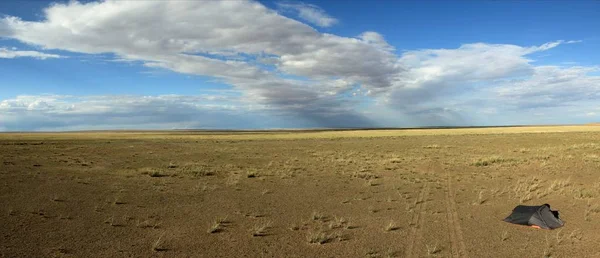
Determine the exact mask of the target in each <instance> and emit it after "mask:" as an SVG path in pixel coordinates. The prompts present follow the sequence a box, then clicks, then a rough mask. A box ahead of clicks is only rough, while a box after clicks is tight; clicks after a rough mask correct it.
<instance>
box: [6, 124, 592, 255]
mask: <svg viewBox="0 0 600 258" xmlns="http://www.w3.org/2000/svg"><path fill="white" fill-rule="evenodd" d="M0 162H1V163H0V186H1V187H0V223H1V224H2V227H0V257H4V256H6V257H54V256H59V257H60V256H73V257H115V256H118V257H120V256H135V257H151V256H156V257H244V256H246V257H599V256H600V247H598V245H597V242H598V241H600V235H599V234H597V232H598V230H600V224H599V223H598V221H600V172H599V171H600V126H543V127H502V128H463V129H406V130H347V131H276V132H191V131H174V132H173V131H145V132H133V131H131V132H108V131H100V132H72V133H3V134H0ZM543 203H549V204H551V205H552V208H554V209H558V210H560V212H561V216H562V218H563V219H564V220H565V221H566V225H565V226H564V227H563V228H561V229H558V230H553V231H548V230H536V229H532V228H528V227H522V226H515V225H511V224H508V223H505V222H502V219H503V218H504V217H506V216H507V215H508V214H509V213H510V211H511V210H512V208H513V207H514V206H516V205H519V204H528V205H540V204H543Z"/></svg>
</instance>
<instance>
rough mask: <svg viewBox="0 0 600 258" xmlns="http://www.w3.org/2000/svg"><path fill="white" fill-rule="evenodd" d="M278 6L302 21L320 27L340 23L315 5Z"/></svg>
mask: <svg viewBox="0 0 600 258" xmlns="http://www.w3.org/2000/svg"><path fill="white" fill-rule="evenodd" d="M277 6H278V7H279V8H280V9H281V10H283V11H284V12H289V11H293V12H295V13H297V15H298V17H300V18H301V19H303V20H305V21H307V22H309V23H311V24H314V25H317V26H320V27H330V26H333V25H335V24H337V23H338V20H337V19H335V18H333V17H331V16H329V15H328V14H327V13H326V12H325V10H323V9H321V7H318V6H316V5H313V4H306V3H291V2H284V3H277Z"/></svg>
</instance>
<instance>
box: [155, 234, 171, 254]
mask: <svg viewBox="0 0 600 258" xmlns="http://www.w3.org/2000/svg"><path fill="white" fill-rule="evenodd" d="M164 236H165V233H162V234H161V235H160V236H159V237H158V239H157V240H156V241H155V242H154V244H152V251H155V252H161V251H167V248H165V247H164V242H165V241H164V239H163V238H164Z"/></svg>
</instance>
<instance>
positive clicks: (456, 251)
mask: <svg viewBox="0 0 600 258" xmlns="http://www.w3.org/2000/svg"><path fill="white" fill-rule="evenodd" d="M446 174H447V189H446V211H447V216H446V217H447V219H448V233H449V237H450V244H451V250H450V253H451V256H452V257H468V256H467V251H466V250H467V249H466V247H465V241H464V239H463V234H462V228H461V226H460V220H459V217H458V212H457V210H456V201H455V200H454V188H452V176H451V174H450V171H447V172H446Z"/></svg>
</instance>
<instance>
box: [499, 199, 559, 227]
mask: <svg viewBox="0 0 600 258" xmlns="http://www.w3.org/2000/svg"><path fill="white" fill-rule="evenodd" d="M504 221H506V222H509V223H513V224H518V225H525V226H538V227H540V228H543V229H555V228H560V227H562V226H563V225H564V224H565V223H564V222H563V221H562V220H561V219H560V218H559V216H558V211H553V210H551V209H550V204H547V203H546V204H544V205H540V206H525V205H519V206H517V207H515V208H514V209H513V211H512V213H511V214H510V215H509V216H508V217H506V218H505V219H504Z"/></svg>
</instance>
